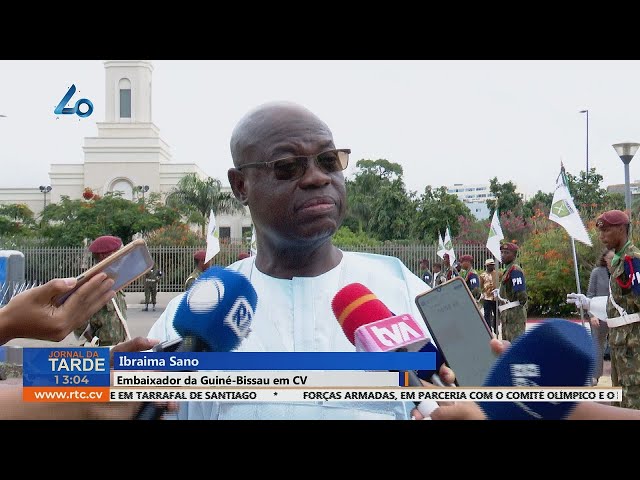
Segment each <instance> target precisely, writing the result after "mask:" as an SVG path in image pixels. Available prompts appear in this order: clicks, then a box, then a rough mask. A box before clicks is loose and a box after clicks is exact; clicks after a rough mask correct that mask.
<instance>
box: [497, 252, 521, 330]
mask: <svg viewBox="0 0 640 480" xmlns="http://www.w3.org/2000/svg"><path fill="white" fill-rule="evenodd" d="M499 282H500V287H499V288H500V292H499V296H500V297H501V298H503V299H505V300H507V301H508V302H515V301H518V302H520V305H518V306H515V307H512V308H509V309H507V310H503V311H501V312H500V313H499V318H500V323H501V324H502V339H503V340H508V341H510V342H513V341H514V340H515V339H516V338H517V337H519V336H520V335H522V334H523V333H524V331H525V328H526V326H527V300H528V297H527V288H526V285H525V282H524V272H523V271H522V268H520V266H519V265H517V264H516V263H515V260H514V261H513V262H511V263H509V264H507V265H505V266H504V270H503V271H502V273H501V274H500V279H499ZM498 305H499V306H500V305H504V304H500V303H498ZM498 309H499V307H498Z"/></svg>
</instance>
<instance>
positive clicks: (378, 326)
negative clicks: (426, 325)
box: [331, 283, 443, 416]
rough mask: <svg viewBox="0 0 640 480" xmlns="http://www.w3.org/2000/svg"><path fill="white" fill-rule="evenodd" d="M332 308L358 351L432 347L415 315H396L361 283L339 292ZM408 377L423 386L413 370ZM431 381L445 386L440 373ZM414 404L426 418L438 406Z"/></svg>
mask: <svg viewBox="0 0 640 480" xmlns="http://www.w3.org/2000/svg"><path fill="white" fill-rule="evenodd" d="M331 309H332V310H333V314H334V315H335V317H336V318H337V319H338V322H339V323H340V325H341V326H342V330H343V331H344V334H345V335H346V337H347V338H348V339H349V341H350V342H351V343H352V344H354V345H355V347H356V351H358V352H418V351H422V350H421V349H423V348H425V347H426V345H430V338H429V336H428V335H427V333H426V332H425V331H424V330H423V328H422V326H421V325H420V324H419V323H418V322H416V320H415V319H414V318H413V317H412V316H411V315H409V314H403V315H394V314H393V313H392V312H391V310H389V309H388V308H387V306H386V305H385V304H384V303H382V302H381V301H380V300H379V299H378V297H376V296H375V294H374V293H373V292H372V291H371V290H369V289H368V288H367V287H365V286H364V285H362V284H360V283H351V284H349V285H347V286H345V287H343V288H342V289H341V290H340V291H338V293H336V295H335V296H334V297H333V300H332V302H331ZM432 347H433V346H432ZM427 348H428V347H427ZM433 348H435V347H433ZM436 350H437V349H436ZM425 351H429V350H425ZM423 372H429V370H424V371H423ZM408 376H409V385H411V386H412V387H422V386H423V384H422V382H421V381H420V378H419V377H418V375H416V372H415V371H409V372H408ZM429 380H431V381H432V382H433V383H435V384H438V385H440V386H443V383H442V381H441V380H440V378H439V377H438V376H437V374H432V375H431V376H430V377H429ZM414 403H415V404H416V406H417V407H418V410H419V411H420V413H422V414H423V415H425V416H428V415H429V414H430V413H431V412H432V411H433V410H434V409H435V408H437V406H438V405H437V403H435V402H433V401H425V402H414Z"/></svg>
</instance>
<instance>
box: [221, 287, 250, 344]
mask: <svg viewBox="0 0 640 480" xmlns="http://www.w3.org/2000/svg"><path fill="white" fill-rule="evenodd" d="M253 315H254V313H253V308H251V304H250V303H249V302H248V301H247V299H246V298H244V297H238V298H236V301H235V302H234V304H233V306H232V307H231V309H230V310H229V313H227V316H226V317H224V324H225V325H226V326H227V327H229V328H230V329H231V330H232V331H233V332H234V333H235V334H236V335H237V336H238V338H245V337H246V336H247V335H249V332H250V331H251V329H250V328H249V326H250V325H251V321H252V320H253Z"/></svg>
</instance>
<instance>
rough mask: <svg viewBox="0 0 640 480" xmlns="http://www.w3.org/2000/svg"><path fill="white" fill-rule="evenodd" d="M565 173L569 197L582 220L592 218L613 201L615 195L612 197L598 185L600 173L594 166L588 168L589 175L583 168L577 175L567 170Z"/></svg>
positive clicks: (600, 181) (600, 180)
mask: <svg viewBox="0 0 640 480" xmlns="http://www.w3.org/2000/svg"><path fill="white" fill-rule="evenodd" d="M566 175H567V187H568V188H569V192H570V194H571V198H573V203H574V204H575V206H576V208H577V209H578V210H579V211H580V216H581V217H582V219H583V220H589V219H591V218H594V216H595V215H596V214H597V213H598V212H601V211H604V210H607V206H608V205H610V204H611V203H612V201H613V202H614V203H615V200H616V197H615V196H614V197H612V196H611V194H610V193H609V192H607V190H606V189H605V188H602V187H601V186H600V184H601V183H602V175H600V174H599V173H597V172H596V169H595V168H590V169H589V175H587V174H586V172H585V171H584V170H582V171H581V172H580V174H579V175H578V176H574V175H572V174H571V173H569V172H566ZM617 198H619V197H617ZM622 198H624V196H622ZM623 205H624V203H623ZM623 209H624V207H623Z"/></svg>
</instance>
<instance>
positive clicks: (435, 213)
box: [411, 185, 473, 242]
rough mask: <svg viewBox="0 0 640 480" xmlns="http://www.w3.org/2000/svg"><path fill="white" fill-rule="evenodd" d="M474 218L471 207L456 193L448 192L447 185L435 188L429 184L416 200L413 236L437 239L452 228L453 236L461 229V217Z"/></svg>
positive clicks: (422, 239)
mask: <svg viewBox="0 0 640 480" xmlns="http://www.w3.org/2000/svg"><path fill="white" fill-rule="evenodd" d="M460 216H462V217H465V218H469V219H471V218H473V216H472V214H471V211H470V210H469V207H467V206H466V205H465V204H464V202H463V201H462V200H460V199H459V198H458V197H457V196H456V195H451V194H450V193H447V187H444V186H442V187H439V188H437V189H435V190H434V189H433V188H432V187H431V185H427V186H426V187H425V189H424V193H423V194H422V195H421V196H420V198H418V200H417V201H416V213H415V219H414V222H413V224H412V226H411V227H412V237H413V238H417V239H419V240H421V241H425V242H426V241H434V242H435V241H437V240H438V236H439V235H440V234H441V233H442V232H444V231H445V230H446V229H447V225H448V226H449V228H450V231H451V236H452V238H454V237H456V236H457V235H458V233H460V230H461V224H460V222H459V217H460Z"/></svg>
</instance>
